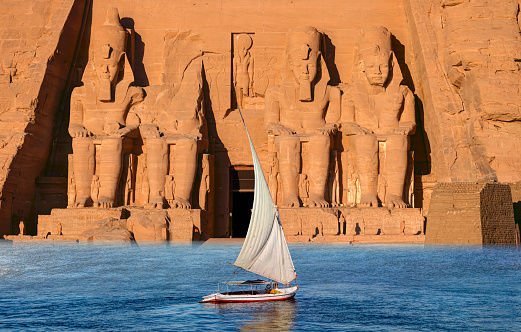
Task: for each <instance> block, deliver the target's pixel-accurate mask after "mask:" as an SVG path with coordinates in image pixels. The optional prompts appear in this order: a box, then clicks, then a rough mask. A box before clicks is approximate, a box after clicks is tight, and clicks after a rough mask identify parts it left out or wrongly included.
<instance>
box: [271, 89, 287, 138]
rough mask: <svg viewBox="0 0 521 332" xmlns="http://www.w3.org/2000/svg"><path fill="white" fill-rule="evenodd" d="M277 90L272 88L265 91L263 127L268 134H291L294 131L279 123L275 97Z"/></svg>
mask: <svg viewBox="0 0 521 332" xmlns="http://www.w3.org/2000/svg"><path fill="white" fill-rule="evenodd" d="M276 94H277V91H274V90H273V89H272V88H270V89H268V91H266V104H265V105H266V106H265V107H266V110H265V118H264V119H265V123H266V125H265V128H266V131H267V132H268V134H272V135H275V136H281V135H292V134H294V131H293V130H291V129H289V128H286V127H284V126H283V125H281V124H280V104H279V101H278V100H277V99H276V98H275V95H276Z"/></svg>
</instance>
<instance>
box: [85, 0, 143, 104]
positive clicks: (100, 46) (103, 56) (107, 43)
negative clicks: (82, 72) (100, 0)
mask: <svg viewBox="0 0 521 332" xmlns="http://www.w3.org/2000/svg"><path fill="white" fill-rule="evenodd" d="M127 35H128V32H127V31H126V30H125V29H124V28H123V26H121V23H120V18H119V13H118V9H117V8H114V7H112V8H109V9H108V10H107V16H106V20H105V22H104V23H103V25H101V26H99V27H97V28H96V29H93V30H92V36H91V45H90V50H91V51H90V54H89V55H90V56H89V63H90V68H92V69H94V71H95V72H94V73H92V74H96V76H97V79H98V81H99V83H100V90H99V94H100V95H99V99H100V100H101V101H110V100H111V99H112V97H111V96H112V93H111V92H110V91H111V90H113V85H114V84H116V83H117V82H119V81H123V80H125V81H127V82H126V83H128V84H125V85H127V86H128V85H130V84H131V83H132V82H133V81H134V75H133V73H132V69H131V67H130V64H129V63H128V59H127V57H126V52H125V51H126V48H127ZM91 79H94V76H92V77H91ZM111 85H112V87H111ZM109 88H111V89H110V90H109ZM109 93H110V94H109Z"/></svg>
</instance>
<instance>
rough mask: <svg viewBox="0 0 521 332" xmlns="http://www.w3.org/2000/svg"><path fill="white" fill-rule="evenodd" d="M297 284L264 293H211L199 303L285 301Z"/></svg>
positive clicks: (293, 294)
mask: <svg viewBox="0 0 521 332" xmlns="http://www.w3.org/2000/svg"><path fill="white" fill-rule="evenodd" d="M297 290H298V286H292V287H287V288H280V289H278V291H280V292H277V293H273V294H271V293H264V294H233V293H213V294H210V295H207V296H204V297H203V300H202V301H201V302H200V303H228V302H264V301H285V300H289V299H292V298H293V297H295V294H296V293H297Z"/></svg>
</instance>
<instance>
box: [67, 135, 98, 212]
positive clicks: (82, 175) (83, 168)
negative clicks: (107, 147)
mask: <svg viewBox="0 0 521 332" xmlns="http://www.w3.org/2000/svg"><path fill="white" fill-rule="evenodd" d="M72 151H73V155H72V161H73V165H72V167H73V169H74V181H75V183H76V202H75V203H74V204H73V206H74V207H85V206H86V205H87V204H88V201H89V200H90V189H91V188H90V185H91V183H92V177H93V176H94V165H95V158H94V152H95V149H94V142H93V141H92V139H90V138H83V137H77V138H73V139H72Z"/></svg>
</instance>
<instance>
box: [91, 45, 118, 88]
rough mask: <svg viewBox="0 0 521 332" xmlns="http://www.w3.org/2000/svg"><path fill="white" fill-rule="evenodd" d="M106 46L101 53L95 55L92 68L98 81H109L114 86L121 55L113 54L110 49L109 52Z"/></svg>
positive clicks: (113, 51)
mask: <svg viewBox="0 0 521 332" xmlns="http://www.w3.org/2000/svg"><path fill="white" fill-rule="evenodd" d="M107 46H108V45H105V46H104V47H103V49H102V50H101V52H98V53H97V54H95V57H94V67H95V69H96V75H97V76H98V79H99V80H100V81H106V80H109V81H110V82H111V83H112V84H114V83H116V80H117V78H118V74H119V71H120V68H121V65H120V58H121V54H118V53H119V52H115V50H114V49H112V48H110V47H109V48H110V50H107Z"/></svg>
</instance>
